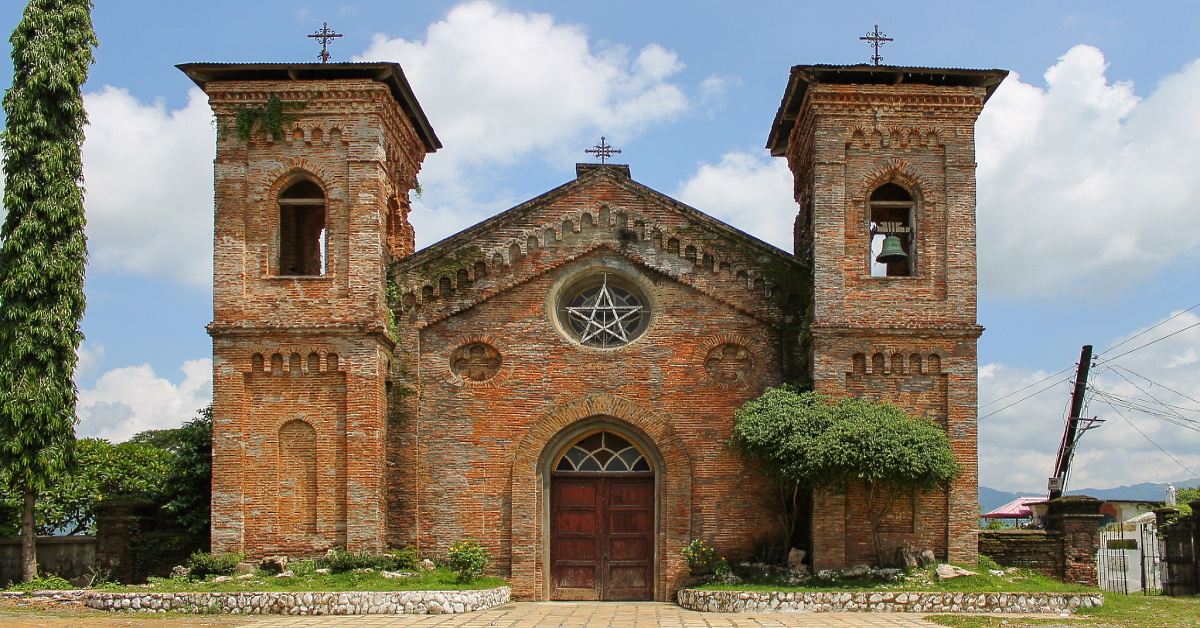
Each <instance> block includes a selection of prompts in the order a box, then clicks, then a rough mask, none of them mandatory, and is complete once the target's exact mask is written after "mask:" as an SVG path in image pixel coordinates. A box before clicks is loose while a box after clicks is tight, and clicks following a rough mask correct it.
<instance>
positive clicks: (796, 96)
mask: <svg viewBox="0 0 1200 628" xmlns="http://www.w3.org/2000/svg"><path fill="white" fill-rule="evenodd" d="M1005 76H1008V70H970V69H962V68H915V67H900V66H892V65H868V64H859V65H796V66H792V71H791V76H790V77H789V79H788V86H787V89H786V90H785V91H784V93H783V99H782V101H781V102H780V104H779V111H778V112H777V113H776V114H775V121H774V122H772V123H771V132H770V134H769V135H768V137H767V148H768V149H770V151H771V154H772V155H775V156H779V155H782V154H783V153H784V151H785V150H786V149H787V140H788V136H789V135H790V134H791V132H792V127H794V126H795V124H796V117H797V116H798V115H799V114H800V107H801V105H803V104H804V95H805V93H806V92H807V91H808V86H809V85H813V84H817V83H833V84H844V85H845V84H868V85H870V84H874V85H898V84H900V83H918V84H923V85H944V86H961V87H984V88H986V89H987V92H986V93H985V95H984V98H983V99H984V101H985V102H986V101H987V99H988V98H990V97H991V96H992V93H993V92H995V91H996V88H997V87H998V86H999V85H1000V82H1001V81H1003V80H1004V77H1005Z"/></svg>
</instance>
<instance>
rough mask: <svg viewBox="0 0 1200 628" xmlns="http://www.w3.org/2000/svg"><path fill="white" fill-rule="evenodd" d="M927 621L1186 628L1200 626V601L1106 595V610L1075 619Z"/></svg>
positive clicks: (969, 625) (962, 626) (977, 626)
mask: <svg viewBox="0 0 1200 628" xmlns="http://www.w3.org/2000/svg"><path fill="white" fill-rule="evenodd" d="M925 619H927V620H929V621H931V622H933V623H935V624H938V625H940V626H954V627H956V628H993V627H994V628H1025V627H1032V626H1059V627H1062V626H1069V627H1071V628H1075V627H1076V626H1079V627H1085V626H1097V627H1103V628H1183V627H1189V628H1191V627H1195V626H1200V597H1165V596H1142V595H1121V594H1117V593H1105V594H1104V606H1103V607H1101V608H1090V609H1087V611H1086V612H1083V613H1079V614H1076V615H1071V618H1070V619H1062V618H1058V617H1053V618H1046V619H1026V618H1021V617H1015V618H1014V617H972V616H968V615H932V616H929V617H926V618H925Z"/></svg>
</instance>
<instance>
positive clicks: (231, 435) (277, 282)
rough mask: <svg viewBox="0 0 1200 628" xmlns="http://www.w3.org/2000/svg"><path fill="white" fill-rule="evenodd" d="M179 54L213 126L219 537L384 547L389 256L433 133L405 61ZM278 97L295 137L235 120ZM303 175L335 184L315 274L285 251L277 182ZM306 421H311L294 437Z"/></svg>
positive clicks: (405, 241)
mask: <svg viewBox="0 0 1200 628" xmlns="http://www.w3.org/2000/svg"><path fill="white" fill-rule="evenodd" d="M182 69H183V70H184V71H185V72H187V73H188V75H189V76H191V77H192V79H193V80H195V81H196V82H197V83H198V84H201V85H202V86H203V87H204V89H205V91H206V93H207V94H208V97H209V103H210V105H211V106H212V108H213V112H214V114H215V115H216V119H217V126H218V129H219V133H218V139H217V158H216V165H215V168H216V229H215V250H214V262H213V264H214V266H213V270H214V276H213V282H214V283H213V286H214V289H213V322H212V324H211V325H209V333H210V334H211V335H212V337H213V372H214V376H213V381H214V384H213V386H214V399H213V532H212V541H213V547H214V549H215V550H217V551H230V550H240V551H246V552H248V553H250V554H252V555H263V554H270V553H290V554H296V555H305V554H313V553H317V552H321V551H324V550H325V549H327V548H329V547H332V546H334V545H346V546H349V547H352V548H354V549H359V550H381V549H383V544H384V528H385V526H386V520H385V495H384V492H385V486H386V483H387V482H386V478H385V455H384V443H385V442H386V440H387V401H386V400H387V394H386V390H387V384H386V381H387V374H388V365H389V362H390V359H391V358H390V356H391V353H392V350H393V347H394V342H393V340H392V338H391V337H390V334H389V330H388V326H389V323H390V321H389V319H390V314H389V311H388V303H387V291H386V276H385V271H386V266H387V263H388V262H389V261H390V260H392V259H394V258H396V257H399V256H404V255H408V254H410V253H412V251H413V240H412V236H413V232H412V227H411V225H409V223H408V219H407V213H408V194H409V190H410V189H412V187H413V186H414V185H415V182H416V174H417V171H418V170H419V169H420V166H421V162H422V160H423V159H424V156H425V153H426V152H427V151H431V150H433V149H435V148H436V147H437V146H438V144H437V139H436V137H434V136H433V135H432V131H431V130H430V129H428V125H427V122H425V121H424V115H423V114H422V113H421V111H420V108H419V106H417V105H416V101H415V99H412V98H411V93H409V91H408V86H407V83H406V82H405V80H404V78H403V73H402V72H401V71H400V69H399V66H395V65H394V64H328V65H322V66H316V65H315V64H314V65H305V64H300V65H287V66H283V65H221V64H193V65H189V66H182ZM273 97H277V98H279V99H280V100H281V101H283V103H284V111H285V113H286V114H287V116H288V117H289V118H290V119H289V120H288V121H287V123H286V124H285V129H284V133H283V137H281V138H274V137H271V135H270V134H269V133H267V132H265V131H263V130H261V129H260V130H259V132H256V133H255V134H254V135H253V137H251V138H249V139H246V138H242V137H239V135H238V133H237V132H235V129H236V123H237V119H238V116H239V115H241V114H242V113H244V112H245V111H247V110H253V109H254V108H256V107H262V106H264V105H265V103H266V102H267V101H268V100H269V99H271V98H273ZM302 181H309V182H311V183H313V184H316V186H317V187H319V188H320V190H321V195H323V198H324V206H323V212H324V220H325V225H324V227H325V240H324V249H325V272H324V274H320V275H315V276H291V275H289V274H288V270H287V269H286V268H285V267H284V266H285V265H283V264H282V262H281V258H282V257H286V255H285V253H286V247H287V246H288V244H287V243H286V242H281V241H280V233H281V224H280V221H281V216H286V215H287V212H286V211H281V205H280V203H279V198H280V195H281V193H282V192H283V191H285V190H287V189H288V188H289V187H291V186H293V185H295V184H296V183H297V182H302ZM306 196H311V195H306ZM300 424H303V425H300ZM289 426H290V427H289ZM301 432H303V433H305V434H309V433H310V432H311V437H306V438H301V439H299V440H296V439H295V438H291V439H289V437H288V434H296V433H301ZM281 434H283V437H284V441H283V447H281V442H280V438H281ZM309 459H311V460H313V461H314V466H315V468H309V466H308V463H307V462H304V461H305V460H309ZM297 465H300V467H301V468H298V467H297ZM297 473H299V474H300V475H301V476H303V477H301V478H300V480H301V481H300V482H297V478H296V477H295V475H296V474H297ZM310 510H315V517H314V516H313V514H314V513H312V512H310ZM297 519H299V520H298V521H297ZM314 519H315V521H314Z"/></svg>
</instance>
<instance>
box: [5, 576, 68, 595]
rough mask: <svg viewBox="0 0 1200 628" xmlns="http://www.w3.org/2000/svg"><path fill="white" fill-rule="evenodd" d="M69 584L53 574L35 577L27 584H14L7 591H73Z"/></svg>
mask: <svg viewBox="0 0 1200 628" xmlns="http://www.w3.org/2000/svg"><path fill="white" fill-rule="evenodd" d="M73 588H75V587H72V586H71V583H70V582H67V580H66V579H65V578H60V577H58V576H55V575H53V574H50V575H45V576H37V577H35V578H34V579H33V580H30V581H29V582H14V583H13V584H12V586H10V587H8V590H9V591H43V590H45V591H62V590H64V589H73Z"/></svg>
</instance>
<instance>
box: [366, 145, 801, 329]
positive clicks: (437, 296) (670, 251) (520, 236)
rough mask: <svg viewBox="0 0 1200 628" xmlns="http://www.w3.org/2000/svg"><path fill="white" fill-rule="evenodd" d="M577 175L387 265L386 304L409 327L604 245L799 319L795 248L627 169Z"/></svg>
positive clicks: (733, 299)
mask: <svg viewBox="0 0 1200 628" xmlns="http://www.w3.org/2000/svg"><path fill="white" fill-rule="evenodd" d="M578 175H579V176H578V177H577V178H576V179H575V180H574V181H572V182H570V183H567V184H565V185H562V186H560V187H558V188H556V189H554V190H551V191H550V192H547V193H545V194H543V195H541V196H539V197H537V198H534V199H532V200H530V201H527V202H525V203H522V204H521V205H518V206H516V207H514V208H512V209H509V210H507V211H505V212H502V213H500V214H498V215H497V216H495V217H493V218H490V219H488V220H485V221H483V222H480V223H478V224H476V225H475V226H473V227H470V228H468V229H466V230H464V231H462V232H460V233H458V234H456V235H453V236H451V237H449V238H447V239H445V240H442V241H441V242H438V243H437V244H434V245H432V246H430V247H427V248H425V249H422V250H421V251H418V252H417V253H414V254H413V255H410V256H408V257H405V258H403V259H401V260H399V261H397V262H395V263H394V264H393V265H392V268H391V269H390V273H389V276H390V280H391V282H392V283H393V285H394V288H393V289H392V299H393V303H392V307H394V308H396V309H397V310H398V311H399V312H400V313H402V314H403V315H404V317H405V320H406V321H407V322H408V323H410V324H414V325H416V326H417V327H424V326H426V325H429V324H431V323H433V322H436V321H438V320H441V319H443V318H445V317H447V316H451V315H453V314H454V313H456V312H460V311H463V310H465V309H468V308H471V307H473V306H474V305H476V304H478V303H481V302H483V301H485V300H487V299H489V298H491V297H493V296H495V295H497V294H499V293H501V292H503V291H505V290H509V289H511V288H512V287H514V286H517V285H519V284H522V283H524V282H527V281H529V280H530V279H532V278H534V277H538V276H541V275H543V274H545V273H547V272H550V271H552V270H554V269H556V268H559V267H561V266H563V265H565V264H569V263H572V262H574V261H575V260H577V259H580V258H581V257H582V256H585V255H588V254H590V253H592V252H595V251H599V250H606V251H610V252H611V253H612V254H615V255H619V256H622V257H624V258H625V259H627V260H629V261H630V262H632V263H635V264H639V265H642V266H644V267H646V268H648V269H650V270H652V271H655V272H657V273H660V274H662V275H665V276H667V277H670V278H672V279H674V280H676V281H678V282H680V283H682V284H685V285H687V286H690V287H691V288H693V289H695V290H697V291H699V292H701V293H703V294H705V295H707V296H709V297H711V298H713V299H715V300H717V301H719V302H722V303H724V304H726V305H728V306H730V307H732V308H734V309H736V310H739V311H741V312H744V313H746V314H748V315H750V316H753V317H755V318H758V319H760V320H763V321H765V322H767V323H769V324H772V325H784V324H791V323H794V322H796V321H797V320H798V317H799V316H800V315H801V312H799V311H798V309H799V308H800V307H801V305H800V304H802V303H807V302H808V295H809V292H810V291H811V288H810V287H809V279H808V278H810V277H811V274H810V272H809V271H808V269H807V266H805V265H804V264H803V263H802V262H801V261H800V260H798V259H797V258H796V257H794V256H792V255H790V254H788V253H786V252H784V251H782V250H780V249H778V248H776V247H774V246H771V245H769V244H767V243H765V242H763V241H761V240H759V239H757V238H755V237H753V236H751V235H749V234H747V233H745V232H742V231H739V230H737V229H735V228H733V227H731V226H729V225H727V224H725V223H723V222H721V221H719V220H717V219H715V218H713V217H711V216H708V215H707V214H704V213H702V212H700V211H698V210H696V209H694V208H692V207H689V206H687V205H685V204H683V203H680V202H679V201H676V200H674V199H672V198H670V197H668V196H666V195H663V194H661V193H659V192H656V191H654V190H652V189H650V188H648V187H646V186H643V185H641V184H639V183H637V182H635V181H633V180H632V179H630V178H629V171H628V167H627V166H614V165H601V164H581V165H580V166H579V167H578Z"/></svg>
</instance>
